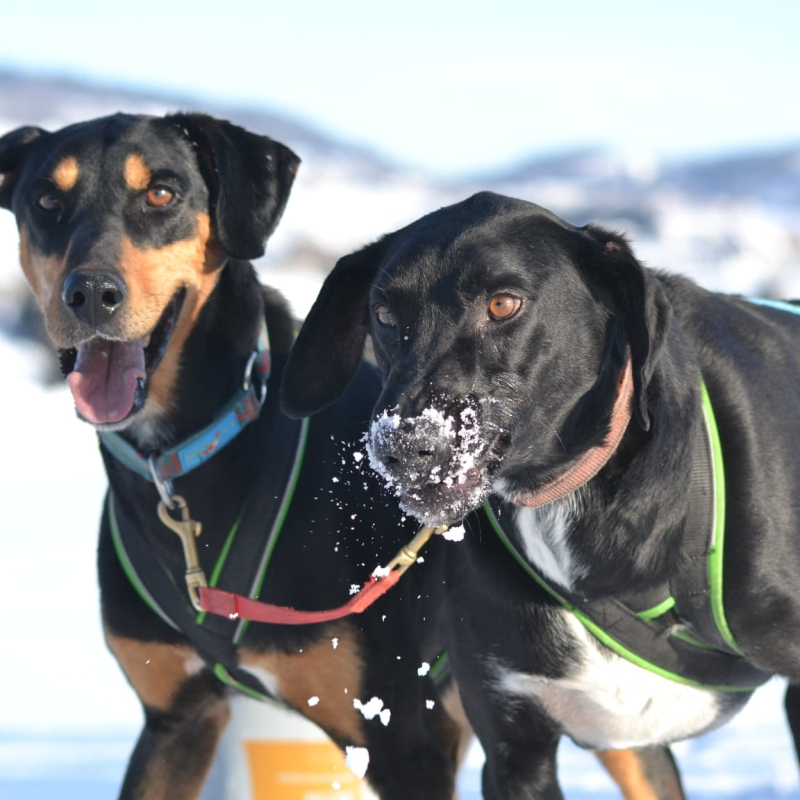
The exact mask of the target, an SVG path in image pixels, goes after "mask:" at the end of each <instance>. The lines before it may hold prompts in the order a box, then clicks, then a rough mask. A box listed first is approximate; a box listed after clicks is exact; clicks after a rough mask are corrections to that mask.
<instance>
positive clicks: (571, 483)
mask: <svg viewBox="0 0 800 800" xmlns="http://www.w3.org/2000/svg"><path fill="white" fill-rule="evenodd" d="M632 414H633V368H632V366H631V355H630V352H628V357H627V360H626V362H625V368H624V369H623V371H622V374H621V376H620V381H619V386H618V388H617V398H616V400H615V401H614V408H613V409H612V411H611V428H610V430H609V432H608V437H607V438H606V440H605V442H603V444H601V445H598V446H597V447H590V448H589V449H588V450H587V451H586V452H585V453H584V454H583V455H582V456H581V457H580V458H579V459H578V460H577V461H576V462H575V463H574V464H573V465H572V466H571V467H570V468H569V469H568V470H567V471H566V472H564V473H562V474H561V475H559V476H558V477H557V478H553V480H551V481H549V482H548V483H545V484H544V485H543V486H540V487H539V488H538V489H534V491H532V492H527V493H525V494H521V495H520V496H519V497H517V498H516V499H515V500H514V503H515V504H517V505H522V506H530V507H531V508H540V507H541V506H545V505H547V504H548V503H552V502H554V501H556V500H560V499H561V498H562V497H566V496H567V495H569V494H572V493H573V492H574V491H575V490H576V489H580V487H581V486H583V485H584V484H586V483H588V482H589V481H590V480H591V479H592V478H594V476H595V475H597V473H598V472H600V470H601V469H602V468H603V467H604V466H605V465H606V464H607V463H608V460H609V459H610V458H611V456H612V455H614V452H615V451H616V449H617V448H618V447H619V443H620V442H621V441H622V437H623V436H624V434H625V431H626V430H627V429H628V423H629V422H630V421H631V416H632Z"/></svg>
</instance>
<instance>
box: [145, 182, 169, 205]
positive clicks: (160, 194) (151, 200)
mask: <svg viewBox="0 0 800 800" xmlns="http://www.w3.org/2000/svg"><path fill="white" fill-rule="evenodd" d="M174 199H175V193H174V192H173V191H172V190H170V189H168V188H167V187H166V186H153V187H152V188H150V189H148V190H147V205H149V206H154V207H155V208H162V207H163V206H168V205H169V204H170V203H171V202H172V201H173V200H174Z"/></svg>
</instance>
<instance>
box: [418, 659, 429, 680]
mask: <svg viewBox="0 0 800 800" xmlns="http://www.w3.org/2000/svg"><path fill="white" fill-rule="evenodd" d="M430 671H431V665H430V664H429V663H428V662H427V661H423V662H422V666H421V667H420V668H419V669H418V670H417V675H419V676H420V678H422V677H423V676H424V675H427V674H428V673H429V672H430Z"/></svg>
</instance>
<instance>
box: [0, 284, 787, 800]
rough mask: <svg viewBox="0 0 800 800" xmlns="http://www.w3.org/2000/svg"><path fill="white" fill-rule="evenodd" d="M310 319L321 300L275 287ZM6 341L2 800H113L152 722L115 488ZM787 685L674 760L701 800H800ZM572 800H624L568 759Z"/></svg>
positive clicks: (1, 494) (466, 785)
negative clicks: (101, 615)
mask: <svg viewBox="0 0 800 800" xmlns="http://www.w3.org/2000/svg"><path fill="white" fill-rule="evenodd" d="M273 283H277V284H278V285H283V286H285V288H286V290H287V293H289V294H291V295H292V296H293V298H295V307H296V310H297V312H298V313H303V312H304V310H305V307H306V306H307V304H308V301H309V300H310V299H311V298H312V297H313V294H314V292H315V289H314V287H313V285H312V282H311V281H309V280H306V279H304V278H302V276H300V277H297V276H295V277H293V278H291V279H289V278H288V276H287V277H286V278H285V279H284V278H277V277H275V276H273ZM49 357H50V354H49V353H44V352H41V351H39V350H36V349H35V348H32V347H30V346H21V345H20V344H19V343H17V342H14V343H12V342H10V341H8V340H5V339H2V338H0V363H2V364H3V379H2V385H3V391H2V392H0V418H2V419H3V420H4V435H3V443H4V460H5V464H6V467H5V469H4V471H3V478H2V482H0V498H1V499H2V508H3V522H2V526H1V527H0V558H1V559H2V562H1V563H2V564H3V567H4V568H3V577H2V581H0V626H2V631H3V651H2V658H1V659H0V798H8V800H43V799H44V798H53V797H58V798H59V799H60V800H72V798H74V799H75V800H111V799H112V798H114V797H115V796H116V789H117V788H118V786H119V782H120V779H121V775H122V771H123V768H124V764H125V760H126V757H127V754H128V752H129V751H130V748H131V746H132V744H133V740H134V737H135V735H136V732H137V729H138V726H139V721H140V712H139V708H138V705H137V703H136V701H135V700H134V697H133V694H132V692H131V691H130V689H129V688H128V686H127V684H126V683H125V681H124V679H123V678H122V677H121V674H120V672H119V671H118V669H117V667H116V665H115V663H114V662H113V660H112V659H111V657H110V656H109V655H108V653H107V652H106V650H105V647H104V645H103V640H102V634H101V630H100V625H99V621H98V609H97V592H96V581H95V575H94V547H95V531H96V528H97V521H98V516H99V511H100V505H101V498H102V494H103V487H104V477H103V474H102V469H101V465H100V459H99V456H98V454H97V452H96V443H95V439H94V436H93V434H92V432H91V430H90V429H89V428H88V426H85V425H82V424H81V423H79V422H78V421H77V420H76V419H75V417H74V414H73V411H72V404H71V401H70V397H69V395H68V393H67V391H66V389H65V388H64V387H58V388H53V389H44V388H42V386H41V385H40V384H38V383H37V382H36V380H35V377H34V376H35V373H36V369H37V364H38V363H39V361H40V359H42V358H49ZM781 692H782V687H781V685H780V684H779V683H778V682H774V683H771V684H769V685H768V686H767V687H765V688H764V689H762V690H761V691H760V692H759V693H758V694H757V696H756V698H755V699H754V701H753V702H751V704H750V706H749V707H748V708H747V709H746V710H745V711H744V712H743V713H742V715H741V716H740V717H739V718H738V719H737V720H736V721H735V722H734V723H733V724H731V725H729V726H728V727H727V728H725V729H723V730H722V731H719V732H717V733H715V734H712V735H709V736H707V737H705V738H702V739H698V740H695V741H692V742H688V743H682V744H680V745H678V746H677V747H676V748H675V750H676V753H677V755H678V757H679V761H680V763H681V767H682V769H683V773H684V776H685V782H686V785H687V787H688V790H689V795H690V798H692V800H711V799H712V798H713V799H714V800H721V799H722V798H726V799H728V800H732V799H733V798H736V799H737V800H743V799H744V798H747V799H752V800H756V799H758V800H767V799H768V798H778V797H780V798H791V799H792V800H800V790H798V779H797V770H796V768H795V765H794V759H793V755H792V751H791V745H790V742H789V739H788V735H787V732H786V728H785V725H784V722H783V719H782V713H781V708H780V703H781ZM480 760H481V755H480V751H479V750H478V749H477V748H474V749H473V751H472V752H471V754H470V758H469V762H468V764H467V768H466V770H465V771H464V773H463V775H462V780H461V788H462V791H461V797H462V800H476V799H477V798H478V797H479V796H480V792H479V767H480ZM560 774H561V777H562V781H563V784H564V786H565V791H566V794H567V797H568V798H571V800H582V799H583V798H589V797H591V798H613V797H617V794H616V793H615V791H614V790H613V787H612V786H611V784H610V783H609V781H608V779H607V778H605V776H604V774H603V773H602V772H601V771H600V770H599V768H598V767H597V766H596V764H595V762H594V760H593V758H592V756H591V755H590V754H587V753H584V752H582V751H580V750H578V749H577V748H575V747H574V746H572V745H571V744H569V743H568V742H567V743H565V744H564V746H563V747H562V752H561V770H560Z"/></svg>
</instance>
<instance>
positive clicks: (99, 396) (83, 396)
mask: <svg viewBox="0 0 800 800" xmlns="http://www.w3.org/2000/svg"><path fill="white" fill-rule="evenodd" d="M138 378H142V379H143V380H144V378H145V371H144V348H143V347H142V343H141V341H135V342H112V341H109V340H108V339H99V338H98V339H92V340H91V341H89V342H84V343H83V344H81V345H79V346H78V358H77V360H76V362H75V369H74V370H73V371H72V372H70V374H69V375H68V376H67V381H68V383H69V388H70V389H71V390H72V397H73V398H74V400H75V406H76V408H77V409H78V413H79V414H80V415H81V416H82V417H83V418H84V419H85V420H86V421H87V422H91V423H93V424H95V425H99V424H101V423H103V422H119V420H121V419H124V418H125V417H126V416H128V414H130V412H131V409H132V408H133V400H134V395H135V393H136V381H137V379H138Z"/></svg>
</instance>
